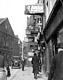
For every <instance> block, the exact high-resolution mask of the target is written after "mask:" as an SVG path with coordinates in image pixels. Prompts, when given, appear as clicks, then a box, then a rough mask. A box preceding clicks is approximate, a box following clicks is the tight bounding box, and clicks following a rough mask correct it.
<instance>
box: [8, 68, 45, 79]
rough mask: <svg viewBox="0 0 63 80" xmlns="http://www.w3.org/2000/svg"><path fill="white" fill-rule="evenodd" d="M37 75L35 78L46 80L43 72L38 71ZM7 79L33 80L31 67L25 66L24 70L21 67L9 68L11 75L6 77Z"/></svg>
mask: <svg viewBox="0 0 63 80" xmlns="http://www.w3.org/2000/svg"><path fill="white" fill-rule="evenodd" d="M10 69H11V68H10ZM37 76H38V78H37V80H47V77H46V75H45V74H44V73H43V72H40V73H39V74H38V75H37ZM7 80H35V79H34V75H33V73H32V67H25V69H24V71H22V69H11V76H10V77H7Z"/></svg>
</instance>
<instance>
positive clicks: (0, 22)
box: [0, 18, 8, 24]
mask: <svg viewBox="0 0 63 80" xmlns="http://www.w3.org/2000/svg"><path fill="white" fill-rule="evenodd" d="M2 19H3V20H2V21H0V24H2V23H3V22H4V21H5V20H6V19H8V18H2Z"/></svg>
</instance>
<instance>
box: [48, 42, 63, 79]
mask: <svg viewBox="0 0 63 80" xmlns="http://www.w3.org/2000/svg"><path fill="white" fill-rule="evenodd" d="M57 47H58V54H56V55H55V56H54V57H53V59H52V64H51V67H50V72H49V75H48V80H63V44H61V43H60V44H58V46H57Z"/></svg>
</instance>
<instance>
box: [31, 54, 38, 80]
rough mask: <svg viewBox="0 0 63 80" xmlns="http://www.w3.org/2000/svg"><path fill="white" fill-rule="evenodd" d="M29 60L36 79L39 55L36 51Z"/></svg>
mask: <svg viewBox="0 0 63 80" xmlns="http://www.w3.org/2000/svg"><path fill="white" fill-rule="evenodd" d="M31 62H32V67H33V73H34V78H35V79H37V74H38V73H39V57H38V56H37V55H36V53H34V56H33V57H32V61H31Z"/></svg>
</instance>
